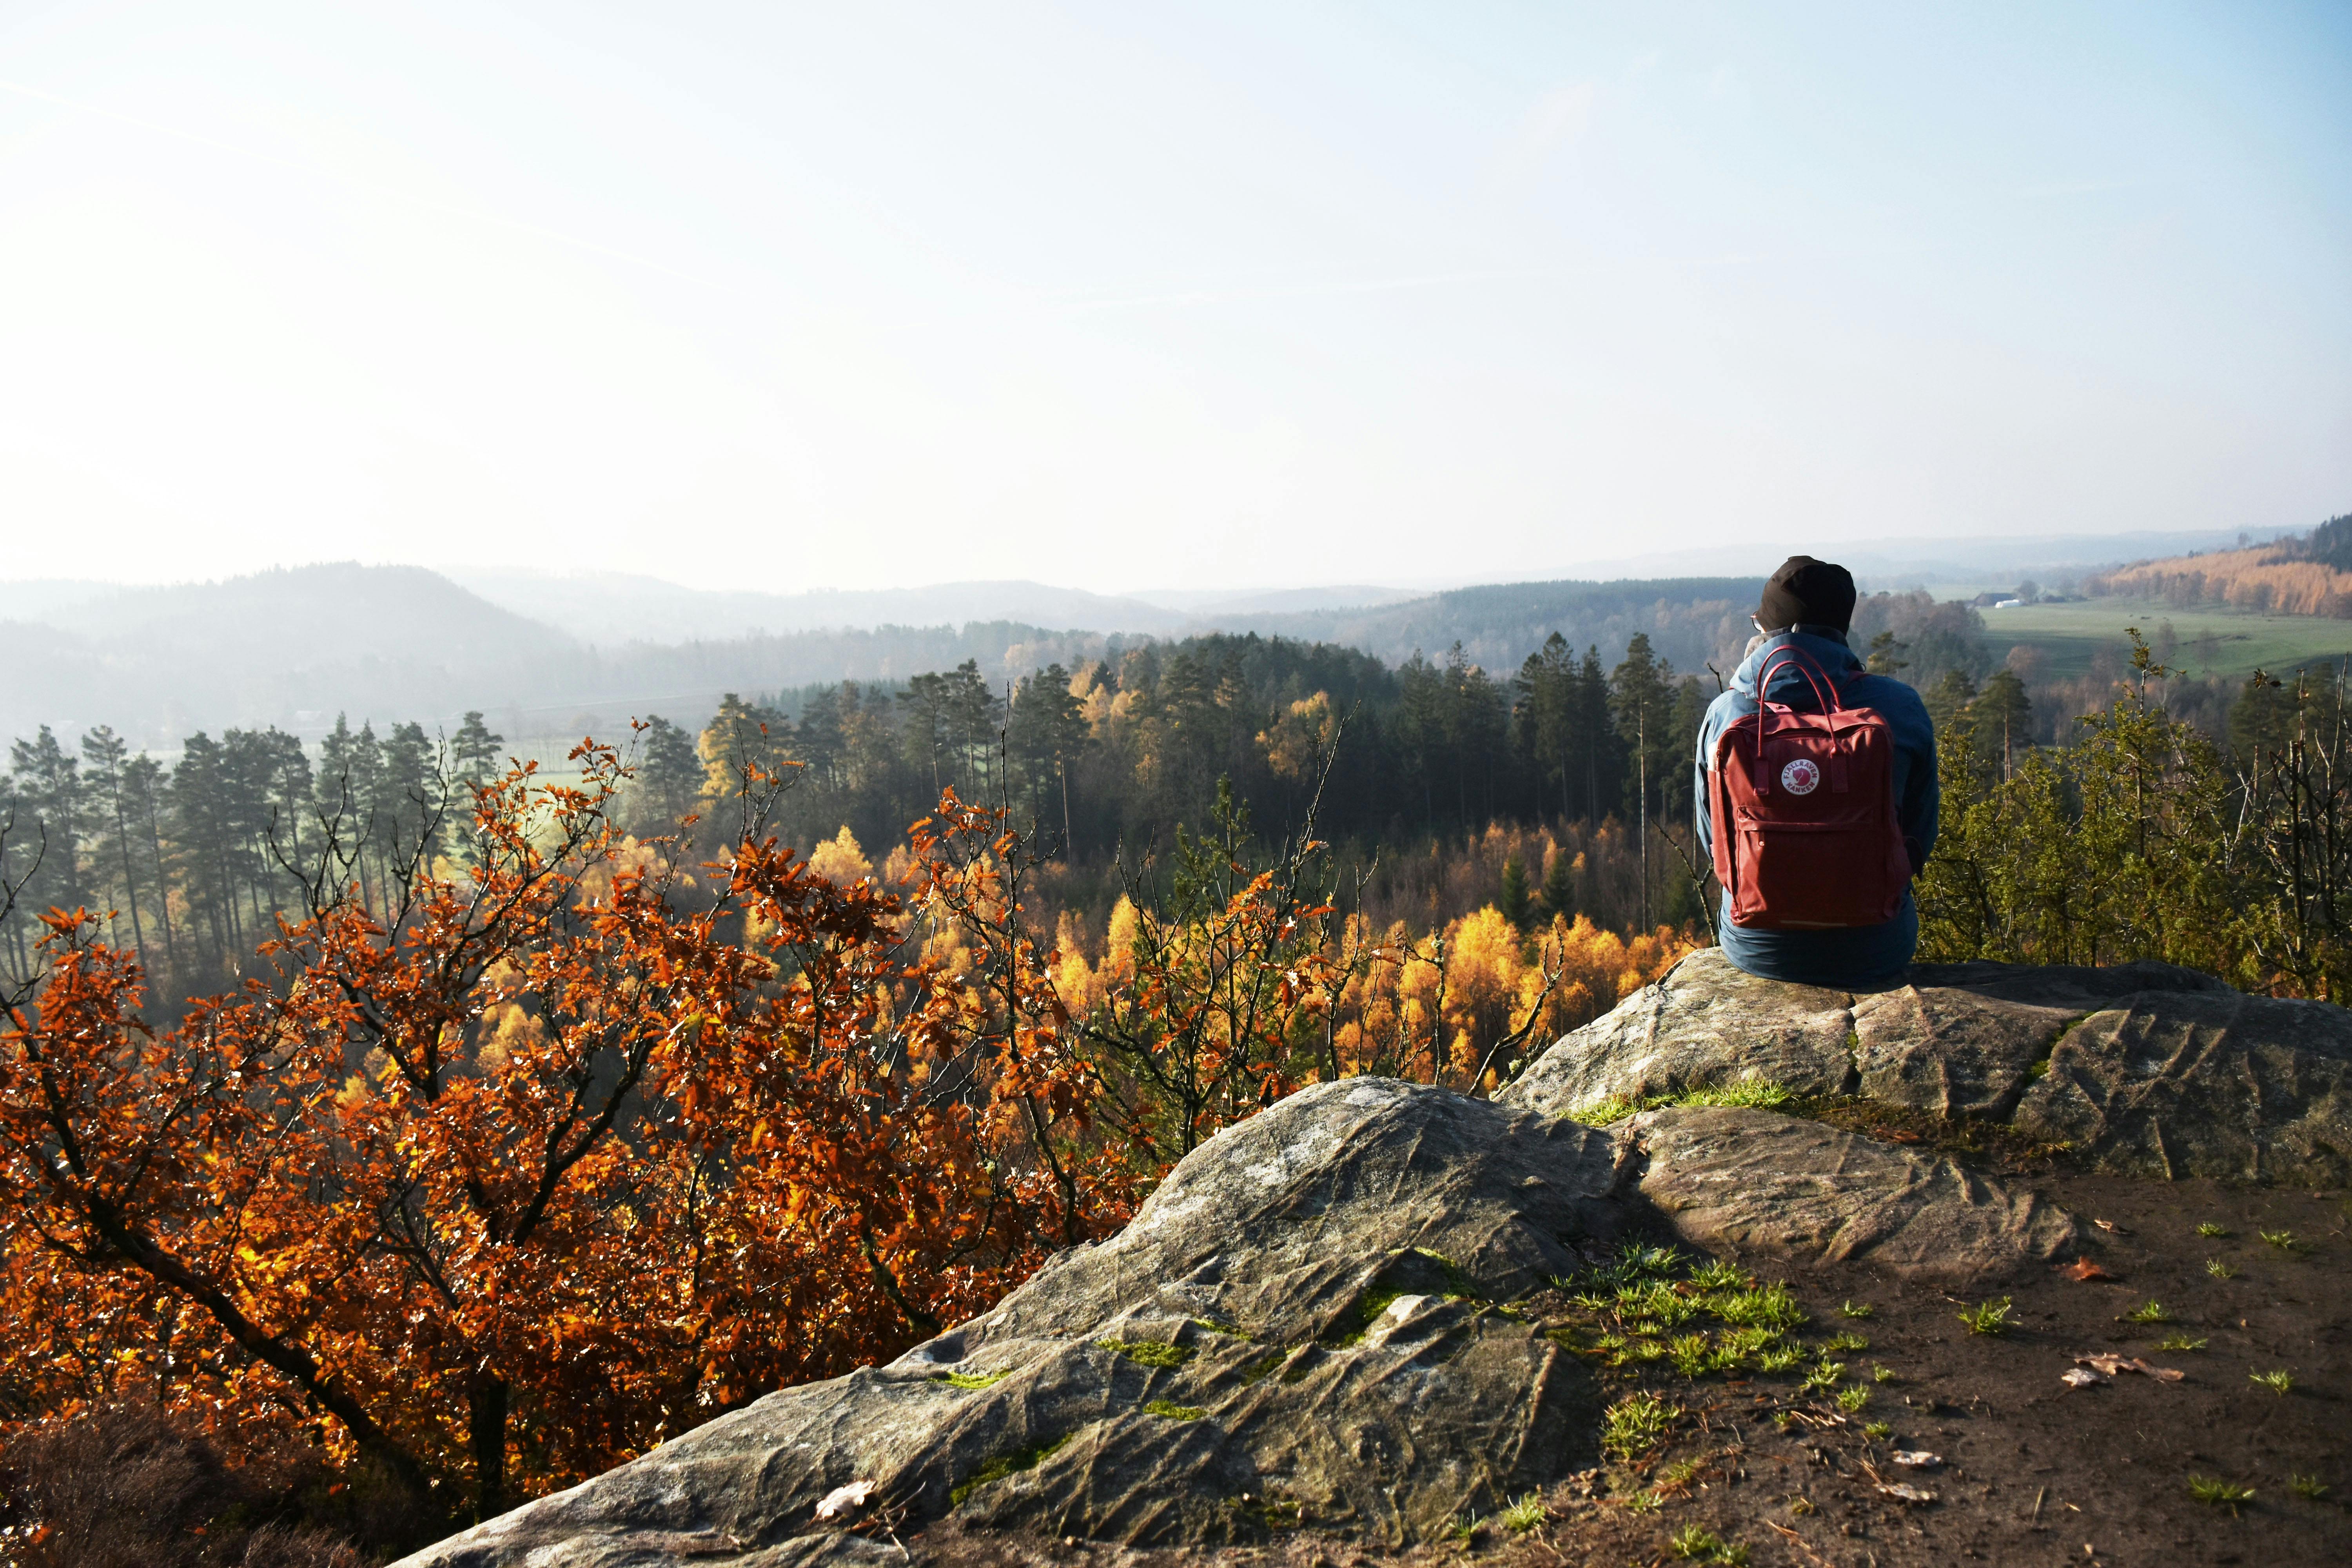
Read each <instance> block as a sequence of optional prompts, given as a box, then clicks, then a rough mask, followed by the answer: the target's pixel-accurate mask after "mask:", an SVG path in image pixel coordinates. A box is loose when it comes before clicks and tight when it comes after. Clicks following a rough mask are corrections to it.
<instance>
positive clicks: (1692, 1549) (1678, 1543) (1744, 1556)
mask: <svg viewBox="0 0 2352 1568" xmlns="http://www.w3.org/2000/svg"><path fill="white" fill-rule="evenodd" d="M1666 1550H1667V1551H1669V1552H1673V1553H1674V1554H1675V1556H1677V1557H1679V1558H1681V1559H1683V1560H1684V1561H1685V1562H1686V1563H1733V1564H1738V1563H1746V1562H1747V1561H1748V1548H1746V1547H1745V1546H1736V1545H1734V1544H1732V1543H1731V1542H1727V1541H1726V1540H1724V1539H1723V1537H1721V1536H1719V1535H1717V1534H1716V1533H1715V1531H1711V1530H1709V1529H1707V1528H1706V1526H1705V1525H1703V1524H1686V1525H1684V1526H1683V1527H1682V1528H1681V1529H1680V1530H1678V1531H1675V1534H1674V1537H1673V1539H1672V1540H1670V1541H1668V1542H1666Z"/></svg>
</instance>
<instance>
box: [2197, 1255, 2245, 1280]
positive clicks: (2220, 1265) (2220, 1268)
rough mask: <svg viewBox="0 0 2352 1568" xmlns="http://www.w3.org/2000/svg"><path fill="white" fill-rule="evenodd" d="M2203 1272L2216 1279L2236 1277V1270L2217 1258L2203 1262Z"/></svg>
mask: <svg viewBox="0 0 2352 1568" xmlns="http://www.w3.org/2000/svg"><path fill="white" fill-rule="evenodd" d="M2205 1272H2206V1273H2208V1274H2210V1275H2211V1276H2212V1277H2213V1278H2214V1279H2236V1278H2237V1277H2238V1271H2237V1270H2236V1269H2234V1268H2231V1267H2230V1266H2229V1265H2228V1264H2226V1263H2224V1262H2222V1261H2221V1259H2220V1258H2207V1259H2206V1260H2205Z"/></svg>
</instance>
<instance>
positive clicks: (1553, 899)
mask: <svg viewBox="0 0 2352 1568" xmlns="http://www.w3.org/2000/svg"><path fill="white" fill-rule="evenodd" d="M1543 912H1544V913H1545V914H1546V915H1547V916H1549V917H1553V918H1556V919H1563V920H1571V921H1572V920H1574V919H1575V918H1576V868H1575V867H1574V866H1573V865H1572V864H1570V855H1569V853H1568V851H1567V850H1566V849H1565V848H1560V847H1555V848H1554V849H1553V850H1552V852H1551V864H1550V865H1549V866H1548V867H1546V868H1544V882H1543Z"/></svg>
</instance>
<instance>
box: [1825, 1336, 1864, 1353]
mask: <svg viewBox="0 0 2352 1568" xmlns="http://www.w3.org/2000/svg"><path fill="white" fill-rule="evenodd" d="M1869 1348H1870V1342H1869V1341H1868V1340H1866V1339H1864V1338H1863V1337H1862V1336H1861V1335H1860V1334H1851V1333H1849V1334H1832V1335H1831V1336H1830V1337H1829V1338H1828V1339H1825V1340H1823V1341H1822V1349H1823V1350H1825V1351H1834V1352H1837V1353H1838V1354H1840V1355H1849V1354H1852V1353H1853V1352H1855V1351H1866V1350H1868V1349H1869Z"/></svg>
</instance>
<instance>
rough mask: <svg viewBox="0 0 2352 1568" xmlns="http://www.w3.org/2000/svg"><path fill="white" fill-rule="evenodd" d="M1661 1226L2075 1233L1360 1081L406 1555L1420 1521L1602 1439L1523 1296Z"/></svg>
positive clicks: (1919, 1179)
mask: <svg viewBox="0 0 2352 1568" xmlns="http://www.w3.org/2000/svg"><path fill="white" fill-rule="evenodd" d="M1662 1227H1663V1228H1664V1229H1669V1230H1672V1229H1677V1228H1678V1229H1679V1231H1680V1234H1682V1235H1683V1236H1684V1237H1686V1238H1687V1239H1690V1240H1693V1241H1695V1242H1696V1243H1698V1244H1700V1245H1702V1246H1705V1247H1711V1248H1715V1249H1718V1250H1722V1251H1726V1252H1729V1253H1734V1254H1739V1255H1750V1256H1755V1257H1759V1258H1808V1257H1824V1256H1834V1257H1841V1258H1855V1259H1859V1260H1863V1261H1874V1262H1877V1263H1880V1264H1883V1265H1885V1266H1886V1267H1888V1268H1894V1269H1897V1270H1900V1271H1904V1272H1913V1273H1934V1274H1937V1275H1938V1276H1939V1277H1952V1278H1957V1277H1962V1276H1969V1275H1976V1274H1997V1273H1999V1272H2001V1271H2002V1270H2004V1269H2008V1268H2015V1267H2018V1266H2019V1265H2021V1264H2022V1263H2024V1262H2027V1261H2029V1260H2034V1259H2042V1258H2050V1257H2053V1256H2056V1255H2057V1254H2058V1253H2059V1252H2061V1251H2063V1249H2064V1248H2065V1247H2067V1245H2068V1244H2069V1242H2070V1241H2071V1238H2072V1230H2071V1227H2070V1226H2069V1225H2068V1223H2067V1221H2066V1220H2065V1218H2064V1216H2063V1215H2059V1214H2057V1213H2056V1212H2055V1211H2053V1210H2052V1209H2050V1208H2049V1207H2048V1206H2047V1205H2041V1204H2038V1203H2036V1202H2035V1201H2034V1200H2032V1199H2031V1198H2030V1197H2021V1196H2017V1195H2013V1194H2007V1193H2004V1192H2002V1191H2000V1189H1999V1188H1997V1187H1995V1186H1993V1185H1991V1184H1986V1183H1982V1182H1977V1181H1972V1180H1971V1179H1969V1178H1968V1177H1966V1176H1964V1175H1963V1174H1962V1173H1959V1172H1958V1170H1957V1169H1955V1168H1953V1167H1952V1166H1951V1165H1950V1164H1949V1163H1948V1162H1947V1161H1942V1160H1938V1159H1933V1158H1928V1157H1924V1156H1921V1155H1918V1154H1915V1153H1912V1152H1907V1151H1897V1150H1892V1149H1886V1148H1884V1147H1882V1146H1880V1145H1877V1144H1874V1143H1871V1142H1868V1141H1867V1140H1862V1139H1856V1138H1853V1137H1850V1136H1848V1135H1846V1134H1844V1133H1840V1132H1835V1131H1832V1130H1828V1129H1822V1128H1818V1127H1815V1126H1813V1125H1812V1124H1811V1123H1807V1122H1803V1121H1796V1120H1794V1119H1792V1118H1788V1117H1783V1116H1779V1115H1775V1114H1773V1113H1771V1112H1769V1111H1759V1110H1664V1111H1657V1112H1653V1113H1650V1114H1648V1115H1644V1116H1641V1117H1636V1118H1633V1119H1629V1120H1628V1121H1625V1122H1623V1123H1622V1124H1621V1125H1619V1126H1618V1127H1615V1128H1612V1129H1608V1130H1596V1129H1593V1128H1589V1127H1585V1126H1582V1125H1580V1124H1579V1123H1577V1122H1575V1121H1569V1120H1566V1119H1564V1118H1560V1117H1558V1116H1553V1115H1549V1114H1544V1113H1542V1112H1539V1111H1536V1110H1529V1109H1527V1108H1523V1107H1516V1106H1507V1105H1500V1104H1496V1103H1494V1102H1492V1101H1486V1100H1469V1099H1465V1098H1464V1097H1462V1096H1460V1095H1456V1094H1453V1093H1450V1092H1448V1091H1446V1090H1444V1089H1427V1088H1422V1087H1418V1086H1413V1085H1408V1084H1403V1083H1398V1082H1394V1081H1391V1080H1387V1079H1351V1080H1349V1081H1346V1082H1342V1083H1337V1084H1329V1085H1325V1086H1322V1087H1320V1088H1317V1089H1308V1090H1307V1091H1305V1092H1304V1093H1301V1094H1298V1095H1296V1096H1293V1097H1292V1098H1291V1099H1289V1100H1284V1101H1282V1102H1281V1103H1279V1104H1277V1105H1276V1106H1275V1107H1273V1108H1272V1109H1271V1110H1266V1111H1265V1112H1264V1113H1262V1114H1260V1115H1259V1116H1257V1117H1256V1118H1255V1119H1253V1120H1252V1121H1246V1122H1244V1123H1243V1124H1241V1125H1240V1126H1238V1127H1234V1128H1232V1129H1229V1130H1227V1131H1224V1132H1223V1133H1221V1134H1220V1135H1219V1136H1218V1137H1216V1138H1214V1139H1213V1140H1211V1141H1210V1142H1208V1143H1206V1144H1204V1145H1202V1147H1201V1148H1199V1149H1197V1150H1195V1151H1194V1152H1192V1154H1191V1155H1190V1156H1188V1157H1187V1158H1186V1159H1185V1160H1184V1161H1183V1163H1181V1164H1180V1165H1178V1166H1177V1168H1176V1169H1175V1171H1174V1172H1173V1173H1171V1175H1170V1176H1169V1178H1168V1180H1167V1181H1166V1182H1165V1183H1163V1184H1161V1186H1160V1189H1159V1190H1158V1191H1157V1192H1156V1193H1154V1194H1152V1197H1151V1199H1150V1202H1149V1203H1148V1204H1146V1205H1145V1206H1144V1208H1143V1210H1142V1212H1141V1213H1140V1214H1139V1215H1137V1217H1136V1219H1135V1221H1134V1222H1133V1223H1132V1224H1131V1225H1129V1226H1128V1227H1127V1229H1126V1230H1125V1231H1123V1232H1122V1233H1120V1234H1119V1235H1118V1236H1117V1237H1113V1238H1111V1239H1110V1240H1108V1241H1105V1242H1103V1243H1100V1244H1098V1245H1095V1246H1090V1247H1076V1248H1073V1249H1072V1250H1071V1251H1069V1252H1066V1253H1065V1254H1062V1255H1061V1256H1059V1257H1057V1258H1055V1259H1054V1260H1053V1261H1052V1262H1051V1263H1050V1264H1048V1265H1047V1266H1046V1267H1045V1268H1044V1269H1042V1270H1040V1271H1039V1273H1038V1274H1037V1275H1036V1277H1035V1278H1034V1279H1031V1280H1030V1281H1029V1282H1028V1283H1027V1284H1026V1285H1024V1287H1022V1289H1019V1290H1016V1291H1014V1292H1013V1294H1012V1295H1011V1296H1009V1297H1007V1298H1006V1299H1005V1300H1004V1301H1003V1303H1002V1304H1000V1305H999V1306H998V1307H997V1308H996V1309H995V1310H992V1311H990V1312H988V1313H987V1314H985V1315H983V1316H982V1317H980V1318H977V1319H975V1320H973V1321H971V1322H969V1323H966V1324H964V1325H962V1326H961V1327H960V1328H958V1329H956V1330H954V1331H951V1332H950V1333H947V1334H944V1335H941V1336H940V1338H938V1339H935V1340H932V1341H930V1342H928V1343H926V1344H923V1345H920V1346H918V1347H917V1348H916V1349H915V1350H913V1351H911V1352H908V1354H907V1355H905V1356H904V1357H902V1358H900V1359H899V1360H898V1361H897V1362H894V1363H891V1364H889V1365H887V1366H882V1367H875V1368H870V1369H867V1370H866V1371H862V1372H858V1373H853V1374H851V1375H850V1376H847V1377H844V1378H836V1379H835V1380H833V1381H831V1382H828V1383H823V1384H812V1385H809V1386H805V1387H801V1388H794V1389H788V1390H785V1391H783V1392H782V1393H779V1394H771V1395H769V1396H768V1397H766V1398H764V1399H761V1400H760V1401H759V1402H758V1403H756V1404H754V1405H751V1406H749V1407H748V1408H746V1409H743V1410H740V1411H738V1412H736V1413H734V1414H733V1415H727V1416H724V1417H722V1418H720V1419H719V1420H717V1421H714V1422H712V1423H710V1424H709V1426H703V1427H701V1428H699V1429H698V1430H696V1431H694V1432H691V1433H688V1435H686V1436H682V1437H679V1438H677V1439H676V1440H674V1441H672V1442H669V1443H667V1444H664V1445H663V1446H662V1447H660V1448H658V1449H656V1450H655V1451H654V1452H653V1453H651V1454H648V1455H646V1457H645V1458H640V1459H638V1460H636V1461H635V1462H634V1463H632V1464H628V1465H625V1466H622V1467H621V1468H618V1469H616V1470H614V1471H613V1472H611V1473H610V1474H607V1475H604V1476H602V1477H599V1478H598V1479H595V1480H593V1481H590V1482H588V1483H587V1484H586V1485H584V1486H581V1487H577V1488H574V1489H572V1490H571V1491H568V1492H564V1493H562V1494H560V1495H557V1496H554V1497H550V1498H546V1499H542V1500H540V1501H538V1502H535V1503H532V1504H530V1505H529V1506H527V1507H525V1508H522V1509H520V1510H516V1511H515V1512H513V1513H510V1514H508V1515H507V1516H505V1517H504V1518H501V1519H499V1520H494V1521H490V1522H488V1523H487V1524H484V1525H481V1526H478V1527H477V1528H476V1529H474V1530H472V1531H467V1533H465V1534H464V1535H461V1536H458V1537H457V1538H455V1539H454V1540H451V1541H449V1542H444V1543H443V1544H442V1545H440V1546H438V1547H436V1548H434V1549H433V1550H431V1551H430V1552H425V1553H423V1554H421V1555H420V1556H418V1557H415V1558H413V1559H411V1560H410V1562H411V1563H413V1564H415V1565H417V1568H423V1565H425V1564H432V1565H435V1568H461V1565H463V1568H489V1565H492V1564H499V1565H520V1564H525V1563H530V1564H538V1563H564V1564H566V1565H567V1568H572V1565H593V1568H620V1565H623V1564H641V1563H671V1562H678V1561H687V1560H691V1561H694V1562H698V1563H728V1564H741V1565H750V1564H760V1565H762V1568H767V1565H781V1564H785V1563H814V1562H820V1561H823V1562H856V1561H862V1560H865V1557H866V1554H868V1553H869V1552H877V1551H880V1550H886V1549H877V1548H875V1547H874V1546H873V1545H872V1544H871V1543H870V1542H868V1541H867V1540H865V1539H862V1538H860V1537H856V1536H852V1535H848V1534H845V1533H843V1532H841V1531H839V1529H838V1528H837V1526H836V1524H835V1523H834V1522H831V1521H826V1520H824V1519H820V1518H819V1517H818V1514H817V1510H818V1508H819V1505H820V1504H821V1503H823V1502H824V1500H825V1499H826V1498H827V1496H828V1495H829V1494H832V1493H834V1492H835V1490H836V1489H840V1488H844V1487H849V1486H853V1485H855V1484H856V1483H865V1487H866V1494H865V1495H866V1502H865V1504H864V1507H863V1509H862V1510H860V1511H862V1512H863V1513H864V1514H865V1515H866V1517H867V1518H869V1519H870V1518H873V1517H877V1516H879V1517H884V1518H889V1519H894V1520H896V1521H898V1522H897V1528H898V1529H900V1530H902V1531H903V1530H908V1529H919V1528H920V1527H921V1525H923V1524H924V1523H926V1522H928V1521H931V1520H934V1519H937V1518H940V1517H941V1516H943V1515H946V1514H948V1513H950V1512H951V1511H952V1512H957V1513H959V1514H960V1515H961V1517H963V1518H964V1519H965V1520H967V1521H970V1522H971V1523H973V1524H975V1525H979V1526H992V1527H1003V1528H1010V1529H1017V1530H1024V1531H1036V1532H1039V1533H1043V1534H1047V1535H1054V1536H1061V1535H1076V1536H1080V1537H1084V1538H1087V1539H1091V1540H1108V1541H1115V1542H1125V1543H1130V1544H1170V1543H1181V1542H1204V1543H1205V1542H1220V1541H1225V1540H1231V1539H1242V1538H1247V1537H1250V1536H1253V1535H1255V1534H1258V1533H1260V1532H1262V1531H1263V1530H1264V1529H1265V1527H1266V1526H1267V1525H1269V1524H1274V1523H1281V1522H1297V1521H1305V1522H1308V1523H1313V1524H1316V1525H1318V1526H1322V1527H1325V1528H1337V1529H1343V1530H1347V1531H1351V1532H1354V1533H1358V1534H1360V1535H1361V1536H1363V1537H1365V1538H1368V1539H1370V1540H1374V1541H1387V1542H1398V1541H1406V1540H1412V1539H1419V1538H1425V1537H1427V1536H1429V1535H1432V1534H1433V1533H1435V1532H1436V1531H1439V1530H1441V1529H1442V1528H1443V1527H1444V1526H1445V1525H1446V1524H1447V1523H1448V1522H1449V1521H1452V1520H1453V1519H1454V1518H1455V1517H1456V1516H1457V1515H1458V1514H1460V1513H1461V1512H1462V1511H1463V1510H1479V1511H1491V1510H1493V1509H1494V1508H1495V1507H1496V1506H1497V1505H1498V1504H1499V1503H1500V1502H1501V1501H1503V1500H1507V1499H1508V1498H1510V1497H1512V1496H1515V1495H1517V1494H1518V1493H1519V1492H1521V1491H1523V1490H1525V1489H1528V1488H1532V1487H1536V1486H1540V1485H1542V1484H1544V1483H1546V1482H1549V1481H1551V1480H1554V1479H1559V1477H1561V1476H1562V1475H1564V1474H1566V1473H1568V1472H1569V1471H1570V1470H1573V1469H1577V1468H1584V1467H1587V1466H1590V1465H1591V1464H1592V1463H1594V1462H1595V1461H1596V1459H1597V1458H1598V1423H1599V1397H1598V1393H1597V1388H1596V1384H1595V1381H1594V1378H1593V1375H1592V1373H1591V1372H1590V1371H1589V1370H1588V1367H1587V1364H1586V1363H1584V1362H1583V1361H1581V1360H1580V1359H1579V1358H1578V1357H1576V1356H1573V1355H1571V1354H1570V1353H1568V1352H1565V1351H1563V1350H1562V1349H1561V1348H1560V1347H1559V1346H1558V1345H1556V1344H1555V1343H1553V1342H1551V1341H1550V1340H1549V1339H1548V1338H1546V1337H1545V1336H1544V1335H1543V1334H1542V1333H1541V1332H1539V1331H1538V1327H1539V1326H1538V1324H1537V1323H1535V1322H1533V1321H1529V1320H1528V1319H1527V1318H1525V1317H1522V1316H1520V1315H1518V1314H1517V1313H1515V1312H1513V1311H1511V1310H1507V1307H1508V1304H1509V1303H1510V1302H1511V1300H1513V1299H1514V1298H1516V1297H1518V1296H1521V1295H1523V1294H1525V1293H1527V1292H1528V1291H1530V1290H1532V1289H1538V1288H1540V1287H1542V1286H1544V1285H1545V1284H1547V1283H1548V1282H1549V1281H1550V1280H1551V1279H1556V1278H1558V1277H1561V1276H1565V1275H1569V1274H1571V1273H1573V1272H1575V1271H1576V1270H1577V1269H1579V1268H1581V1267H1583V1266H1584V1265H1585V1264H1586V1263H1587V1262H1589V1261H1590V1260H1591V1259H1592V1258H1597V1257H1600V1256H1601V1255H1602V1254H1604V1253H1605V1252H1606V1251H1607V1250H1609V1249H1610V1248H1611V1247H1612V1246H1613V1245H1614V1244H1615V1243H1616V1242H1617V1241H1618V1240H1619V1239H1620V1238H1621V1237H1624V1236H1627V1235H1630V1234H1642V1235H1648V1236H1655V1235H1657V1234H1658V1233H1659V1231H1660V1230H1661V1228H1662ZM874 1560H875V1561H884V1560H886V1559H885V1558H884V1557H881V1556H876V1557H875V1558H874ZM887 1560H890V1561H896V1560H898V1559H897V1558H896V1556H895V1554H891V1555H890V1556H889V1557H888V1558H887Z"/></svg>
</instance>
